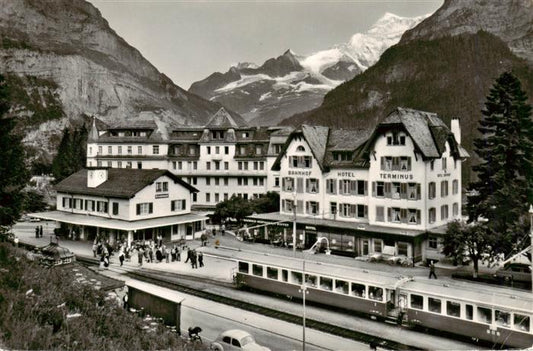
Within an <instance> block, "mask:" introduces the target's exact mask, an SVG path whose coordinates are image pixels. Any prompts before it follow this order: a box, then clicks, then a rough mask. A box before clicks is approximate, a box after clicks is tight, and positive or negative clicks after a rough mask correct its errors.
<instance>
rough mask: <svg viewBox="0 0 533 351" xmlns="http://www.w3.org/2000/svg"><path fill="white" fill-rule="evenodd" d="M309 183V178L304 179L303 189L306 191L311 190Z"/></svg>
mask: <svg viewBox="0 0 533 351" xmlns="http://www.w3.org/2000/svg"><path fill="white" fill-rule="evenodd" d="M309 183H310V182H309V179H306V180H305V189H306V191H307V192H308V193H310V192H311V191H310V190H311V186H310V185H309Z"/></svg>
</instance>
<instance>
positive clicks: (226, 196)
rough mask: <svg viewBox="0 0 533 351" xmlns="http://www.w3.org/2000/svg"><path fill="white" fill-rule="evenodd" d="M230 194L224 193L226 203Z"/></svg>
mask: <svg viewBox="0 0 533 351" xmlns="http://www.w3.org/2000/svg"><path fill="white" fill-rule="evenodd" d="M228 198H229V197H228V193H224V201H227V200H228Z"/></svg>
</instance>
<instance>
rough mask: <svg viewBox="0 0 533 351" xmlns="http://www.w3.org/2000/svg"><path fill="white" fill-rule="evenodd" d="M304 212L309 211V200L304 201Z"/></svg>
mask: <svg viewBox="0 0 533 351" xmlns="http://www.w3.org/2000/svg"><path fill="white" fill-rule="evenodd" d="M305 213H309V201H306V202H305Z"/></svg>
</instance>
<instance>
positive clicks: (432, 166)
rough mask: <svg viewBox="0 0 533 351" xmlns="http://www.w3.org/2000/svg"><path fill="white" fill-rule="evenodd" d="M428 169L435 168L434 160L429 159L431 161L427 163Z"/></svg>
mask: <svg viewBox="0 0 533 351" xmlns="http://www.w3.org/2000/svg"><path fill="white" fill-rule="evenodd" d="M429 169H430V170H432V171H433V170H434V169H435V160H431V162H430V163H429Z"/></svg>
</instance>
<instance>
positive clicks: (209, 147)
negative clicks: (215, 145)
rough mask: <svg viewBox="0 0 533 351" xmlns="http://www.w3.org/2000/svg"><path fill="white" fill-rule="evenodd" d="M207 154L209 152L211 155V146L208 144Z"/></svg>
mask: <svg viewBox="0 0 533 351" xmlns="http://www.w3.org/2000/svg"><path fill="white" fill-rule="evenodd" d="M207 154H208V155H211V146H208V147H207Z"/></svg>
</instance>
